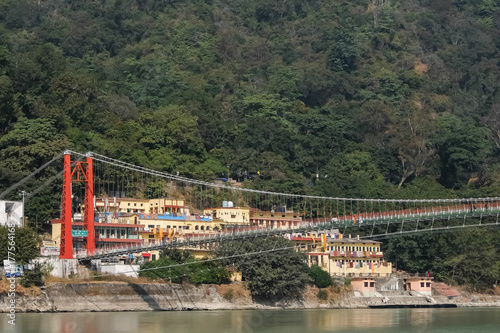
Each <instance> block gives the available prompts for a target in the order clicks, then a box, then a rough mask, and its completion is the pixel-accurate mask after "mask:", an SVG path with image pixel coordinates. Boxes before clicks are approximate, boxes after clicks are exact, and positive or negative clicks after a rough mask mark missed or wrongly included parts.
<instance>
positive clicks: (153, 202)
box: [95, 197, 189, 215]
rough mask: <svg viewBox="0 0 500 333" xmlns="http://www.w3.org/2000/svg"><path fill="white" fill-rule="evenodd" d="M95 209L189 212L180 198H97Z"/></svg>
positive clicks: (156, 212)
mask: <svg viewBox="0 0 500 333" xmlns="http://www.w3.org/2000/svg"><path fill="white" fill-rule="evenodd" d="M95 209H96V210H97V211H99V212H109V213H142V214H165V213H171V214H173V215H176V214H178V213H180V214H189V210H188V209H187V207H186V206H185V201H184V200H180V199H165V198H161V199H134V198H108V197H105V198H97V199H96V202H95Z"/></svg>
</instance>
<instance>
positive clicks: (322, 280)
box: [308, 265, 333, 288]
mask: <svg viewBox="0 0 500 333" xmlns="http://www.w3.org/2000/svg"><path fill="white" fill-rule="evenodd" d="M308 274H309V276H310V277H311V279H312V280H313V282H314V284H315V285H316V286H317V287H318V288H326V287H328V286H331V285H332V284H333V280H332V277H331V276H330V274H328V272H326V271H324V270H323V269H321V267H319V266H318V265H313V266H311V267H310V268H309V271H308Z"/></svg>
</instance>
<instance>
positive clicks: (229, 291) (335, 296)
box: [0, 281, 500, 312]
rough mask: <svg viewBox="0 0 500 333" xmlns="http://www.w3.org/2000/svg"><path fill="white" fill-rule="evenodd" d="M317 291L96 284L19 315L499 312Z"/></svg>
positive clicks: (2, 304) (41, 296) (77, 286)
mask: <svg viewBox="0 0 500 333" xmlns="http://www.w3.org/2000/svg"><path fill="white" fill-rule="evenodd" d="M318 291H319V289H317V288H315V287H308V288H306V290H305V291H304V293H303V295H302V299H300V300H294V301H287V302H268V303H258V302H254V301H253V300H252V298H251V296H250V293H249V292H248V290H247V289H246V288H245V287H244V286H243V285H241V284H232V285H223V286H217V285H199V286H194V285H189V284H183V285H179V284H169V283H134V282H108V281H94V282H84V283H61V282H59V283H48V284H47V286H46V288H45V289H43V290H42V289H39V288H29V289H20V290H19V291H18V294H17V295H16V312H96V311H97V312H101V311H102V312H104V311H180V310H250V309H283V308H286V309H315V308H332V309H335V308H337V309H350V308H370V307H380V306H387V307H398V306H400V307H419V306H425V307H428V306H433V307H440V306H443V307H444V306H456V307H489V306H494V307H500V296H495V295H477V294H474V295H472V294H468V295H461V296H458V297H453V298H450V297H446V296H433V297H431V298H429V297H424V296H409V295H404V294H402V295H391V296H390V297H388V296H387V295H383V298H381V297H359V295H356V294H355V293H354V292H351V291H349V289H345V288H340V289H336V288H328V289H326V292H327V296H326V298H325V299H323V300H320V299H318V296H317V295H318ZM6 296H7V295H6V293H5V292H3V291H0V312H6V311H7V305H8V304H7V302H9V301H10V299H9V298H7V297H6Z"/></svg>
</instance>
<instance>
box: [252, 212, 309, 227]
mask: <svg viewBox="0 0 500 333" xmlns="http://www.w3.org/2000/svg"><path fill="white" fill-rule="evenodd" d="M301 222H302V217H300V216H298V214H297V213H295V212H293V211H284V212H274V211H271V212H269V211H262V210H257V209H252V211H251V212H250V225H252V226H258V227H262V228H271V229H291V228H295V227H298V226H299V225H300V223H301Z"/></svg>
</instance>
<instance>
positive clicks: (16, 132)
mask: <svg viewBox="0 0 500 333" xmlns="http://www.w3.org/2000/svg"><path fill="white" fill-rule="evenodd" d="M499 33H500V0H470V1H467V0H349V1H347V0H335V1H333V0H135V1H134V0H108V1H106V0H95V1H77V0H36V1H35V0H0V190H1V189H2V188H5V187H7V186H9V185H10V184H12V183H13V182H16V181H17V180H19V179H21V178H23V177H24V176H25V175H27V174H28V173H29V172H30V170H34V169H35V168H36V167H37V166H40V165H41V164H43V162H45V161H47V160H49V159H50V158H51V157H52V156H54V155H55V154H56V153H58V152H60V151H61V150H63V149H64V148H72V149H74V150H77V151H81V152H85V151H96V152H99V153H102V154H105V155H108V156H112V157H115V158H120V159H122V160H124V161H128V162H131V163H135V164H140V165H142V166H147V167H152V168H155V169H158V170H163V171H167V172H173V173H175V172H179V173H180V174H181V175H184V176H188V177H194V178H198V179H205V180H211V179H214V178H217V177H221V176H226V173H227V171H226V170H228V168H229V170H230V176H231V177H233V178H237V179H240V180H243V178H244V177H243V175H245V174H248V175H249V176H250V178H253V180H250V181H248V182H247V183H246V186H252V187H256V188H265V189H272V190H276V191H286V192H295V193H311V194H313V193H317V194H322V195H331V196H346V197H370V198H379V197H395V198H443V197H448V198H452V197H462V196H487V195H488V196H498V195H499V190H500V168H499V164H498V162H499V149H500V71H499V68H498V65H499V62H500V54H499V48H500V35H499ZM257 172H259V173H260V175H257ZM46 192H47V193H45V195H46V196H50V195H53V197H54V200H55V201H54V202H55V205H52V208H51V209H52V210H50V209H49V208H45V210H44V212H45V213H41V212H40V211H38V212H37V213H36V214H41V215H40V216H41V218H42V217H43V219H48V218H49V217H50V215H51V214H56V213H57V206H58V204H57V203H58V201H57V200H56V197H57V196H56V195H55V196H54V193H52V192H50V190H47V191H46ZM42 195H43V193H42ZM34 200H35V199H34ZM31 214H32V215H33V214H35V213H34V212H31ZM52 217H53V216H52ZM497 242H498V241H497ZM497 260H498V256H497ZM498 270H500V268H499V267H497V271H498Z"/></svg>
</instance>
